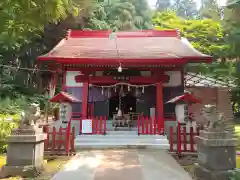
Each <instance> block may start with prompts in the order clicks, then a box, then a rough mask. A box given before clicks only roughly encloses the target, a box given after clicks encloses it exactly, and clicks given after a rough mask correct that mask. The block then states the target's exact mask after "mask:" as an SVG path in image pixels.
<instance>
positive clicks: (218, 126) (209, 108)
mask: <svg viewBox="0 0 240 180" xmlns="http://www.w3.org/2000/svg"><path fill="white" fill-rule="evenodd" d="M203 117H204V121H205V122H206V125H205V128H206V130H208V131H223V130H226V128H227V123H226V122H227V121H226V119H225V117H224V115H223V113H219V112H218V110H217V108H216V106H215V105H210V104H208V105H205V106H204V108H203Z"/></svg>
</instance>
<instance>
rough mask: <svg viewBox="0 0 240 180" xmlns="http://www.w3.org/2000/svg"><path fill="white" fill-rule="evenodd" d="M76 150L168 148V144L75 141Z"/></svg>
mask: <svg viewBox="0 0 240 180" xmlns="http://www.w3.org/2000/svg"><path fill="white" fill-rule="evenodd" d="M75 148H76V150H81V149H110V148H148V149H164V150H168V149H169V144H167V143H166V144H152V143H138V144H136V143H120V142H118V143H115V144H114V143H92V142H89V143H76V145H75Z"/></svg>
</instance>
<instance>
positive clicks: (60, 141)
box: [57, 126, 66, 150]
mask: <svg viewBox="0 0 240 180" xmlns="http://www.w3.org/2000/svg"><path fill="white" fill-rule="evenodd" d="M57 134H59V139H58V140H57V148H58V150H60V149H61V147H62V144H63V143H62V142H63V140H62V136H63V128H62V126H60V129H59V133H57ZM64 145H65V144H63V147H65V146H64ZM65 149H66V147H65Z"/></svg>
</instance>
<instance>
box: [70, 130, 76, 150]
mask: <svg viewBox="0 0 240 180" xmlns="http://www.w3.org/2000/svg"><path fill="white" fill-rule="evenodd" d="M74 140H75V127H74V126H73V127H72V133H71V150H70V151H71V152H75V141H74Z"/></svg>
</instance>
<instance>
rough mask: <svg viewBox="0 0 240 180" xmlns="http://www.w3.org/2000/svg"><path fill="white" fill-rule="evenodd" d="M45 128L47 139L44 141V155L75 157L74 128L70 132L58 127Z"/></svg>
mask: <svg viewBox="0 0 240 180" xmlns="http://www.w3.org/2000/svg"><path fill="white" fill-rule="evenodd" d="M51 129H52V130H51V131H50V128H49V127H45V129H44V131H45V133H46V134H47V138H46V139H45V141H44V154H46V155H75V154H76V151H75V144H74V139H75V127H73V128H72V130H70V129H68V128H62V127H60V128H59V129H58V130H57V129H56V127H53V128H51Z"/></svg>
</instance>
